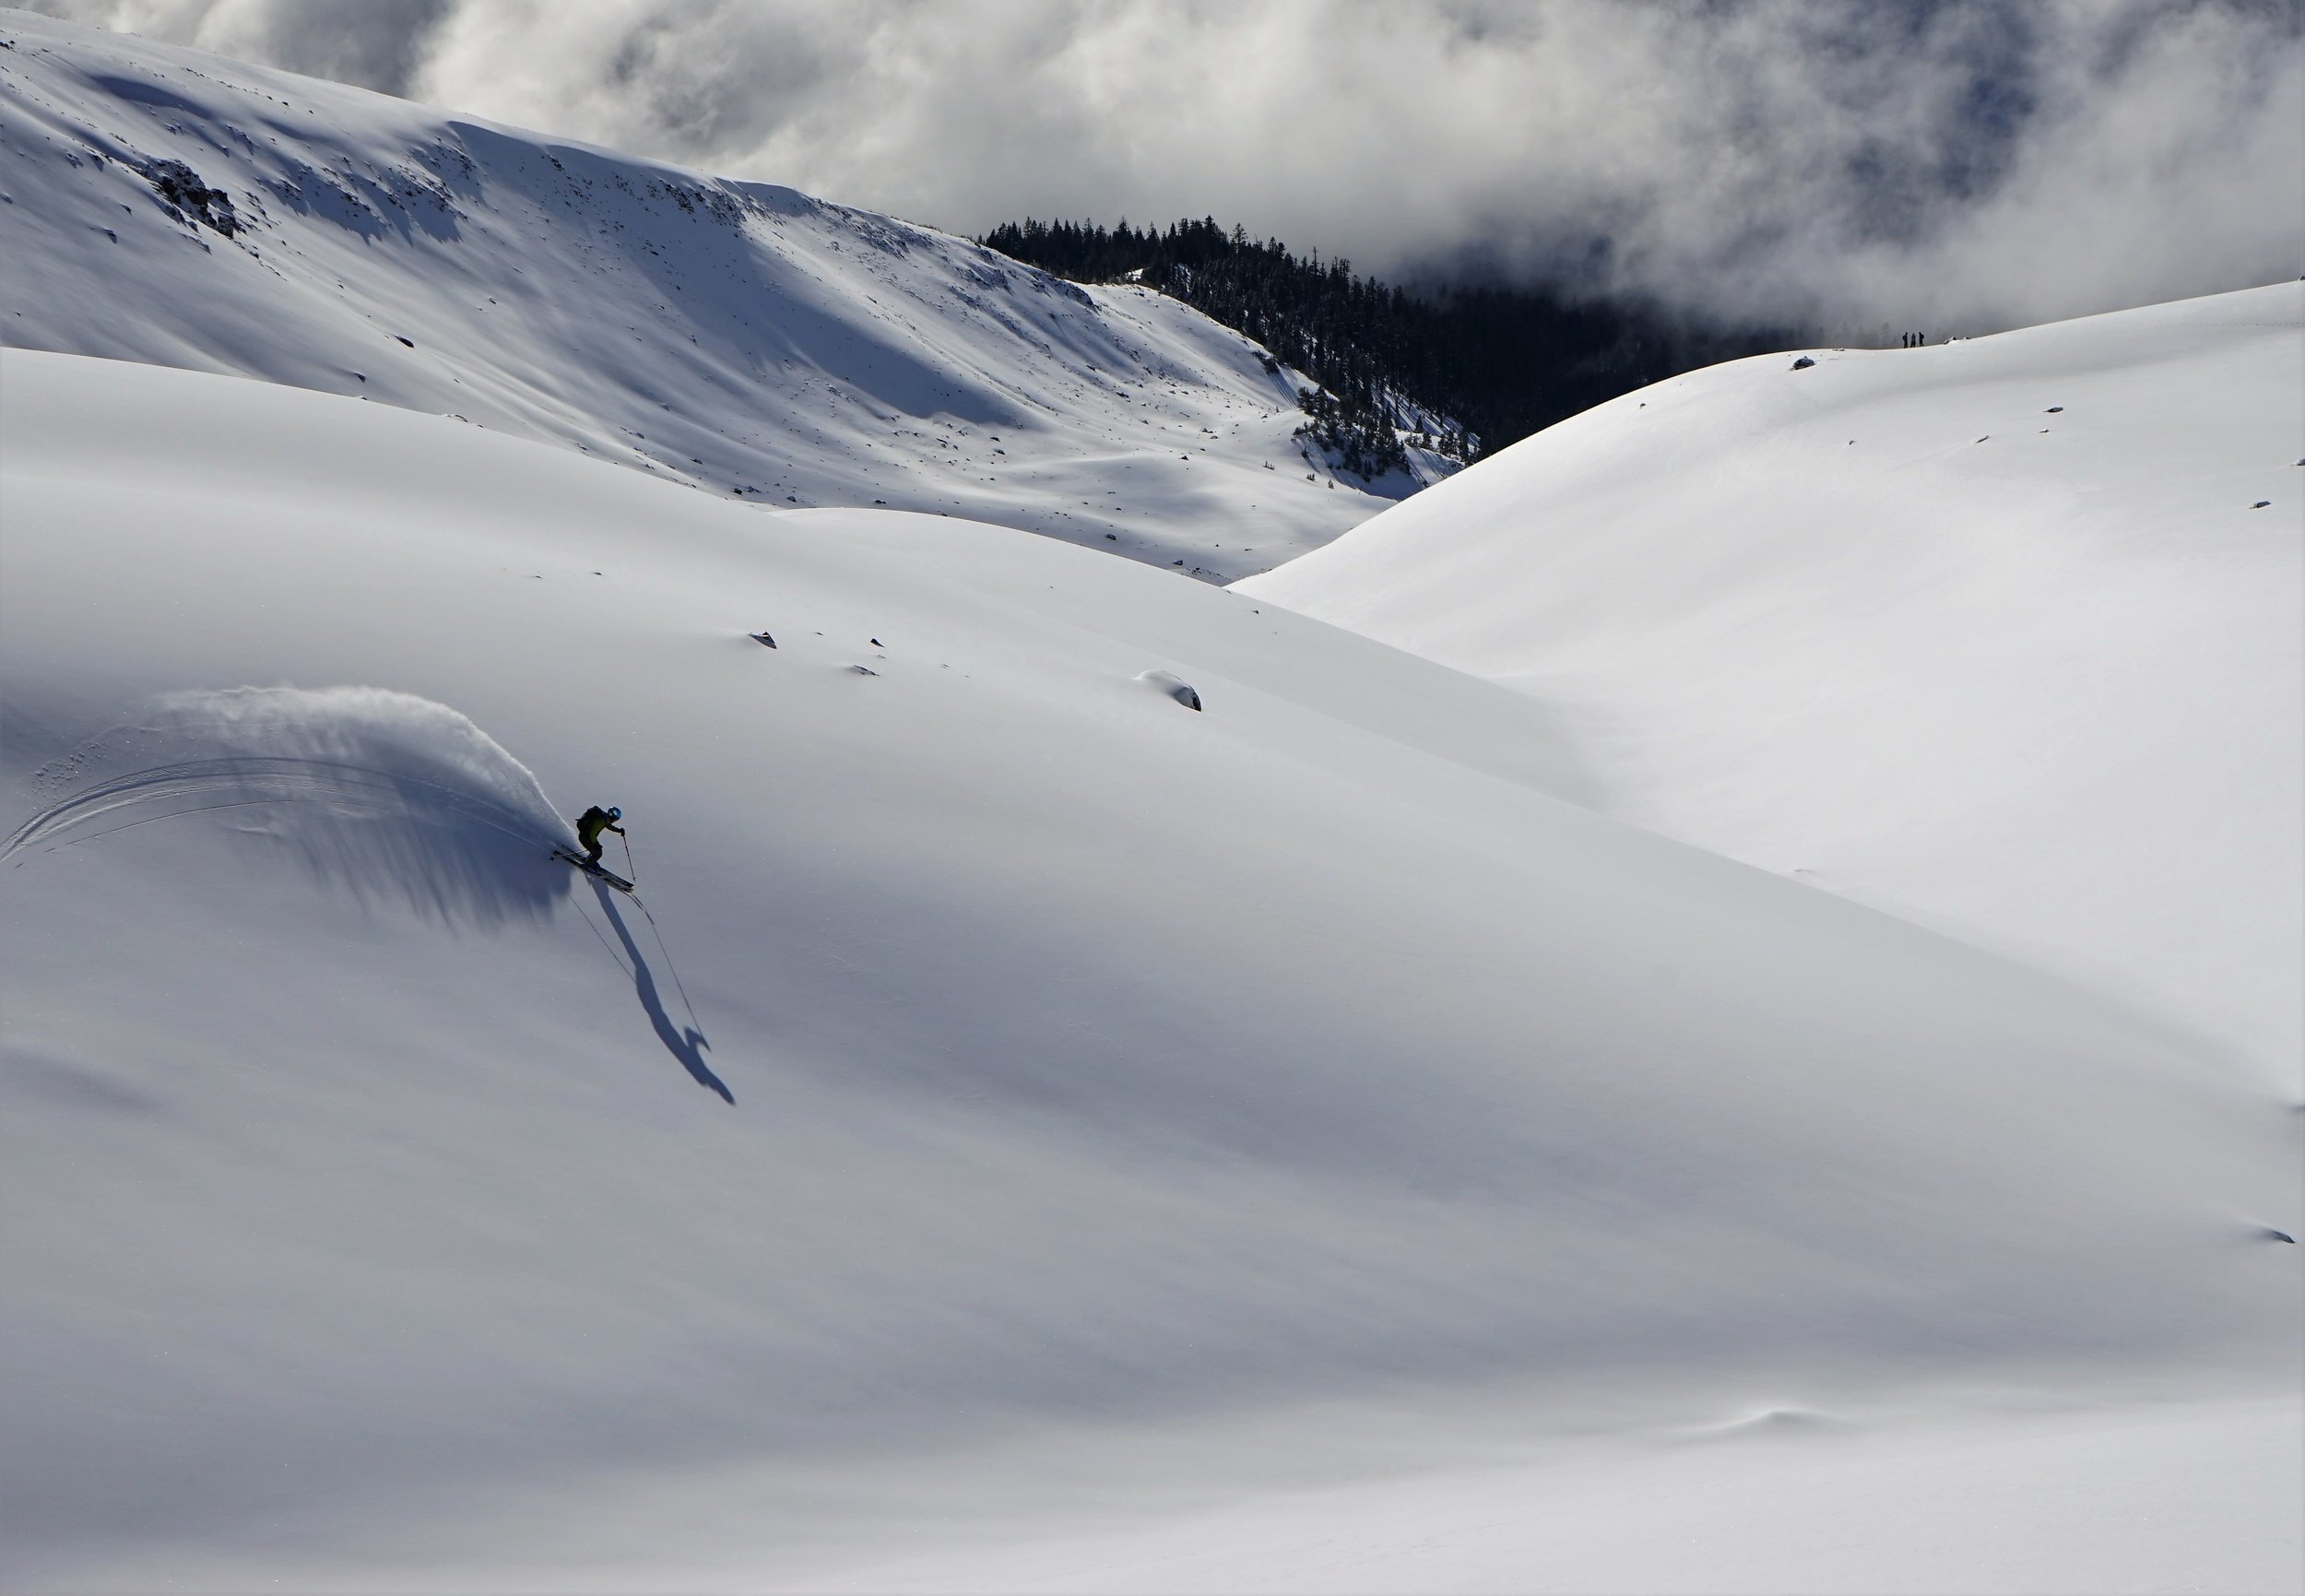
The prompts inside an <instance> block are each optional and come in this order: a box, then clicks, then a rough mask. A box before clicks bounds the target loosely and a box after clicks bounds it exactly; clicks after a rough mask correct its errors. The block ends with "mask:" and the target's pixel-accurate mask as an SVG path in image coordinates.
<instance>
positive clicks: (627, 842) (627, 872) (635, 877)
mask: <svg viewBox="0 0 2305 1596" xmlns="http://www.w3.org/2000/svg"><path fill="white" fill-rule="evenodd" d="M617 835H618V837H619V839H621V841H622V842H623V844H624V877H625V879H626V880H627V881H632V883H633V884H635V885H638V884H639V881H640V867H639V866H638V865H635V864H634V863H632V838H631V836H629V835H627V834H626V833H622V832H619V833H617Z"/></svg>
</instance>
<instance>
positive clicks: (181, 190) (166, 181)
mask: <svg viewBox="0 0 2305 1596" xmlns="http://www.w3.org/2000/svg"><path fill="white" fill-rule="evenodd" d="M144 176H145V181H146V182H148V183H150V184H151V185H152V192H153V193H155V194H157V195H160V198H161V199H163V200H165V201H166V202H167V203H168V205H169V207H170V208H171V209H172V210H174V211H175V212H176V213H177V214H178V215H179V216H180V217H182V218H183V219H185V220H188V221H195V222H203V223H206V224H207V226H208V227H209V228H211V229H213V230H214V231H217V232H219V233H221V234H223V235H224V236H225V237H226V238H231V236H232V235H233V234H234V233H237V232H238V231H240V219H239V218H238V217H236V216H234V215H233V214H232V202H231V197H230V196H229V195H226V194H225V192H224V191H223V190H222V189H220V188H210V187H209V186H208V185H207V183H204V182H202V181H201V179H200V174H199V173H198V172H196V171H193V170H192V168H190V167H189V166H186V165H185V164H184V163H183V161H181V160H156V161H154V162H153V163H152V164H151V166H150V167H149V168H148V169H147V170H146V171H145V174H144Z"/></svg>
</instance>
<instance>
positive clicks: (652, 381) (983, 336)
mask: <svg viewBox="0 0 2305 1596" xmlns="http://www.w3.org/2000/svg"><path fill="white" fill-rule="evenodd" d="M6 41H7V42H8V43H9V44H11V46H12V48H9V49H7V50H0V204H4V205H5V209H6V216H7V225H6V227H5V228H0V283H5V284H6V288H5V290H0V292H4V293H5V296H6V298H5V301H0V341H5V342H6V344H8V345H11V346H14V347H18V348H26V349H53V350H58V351H63V352H67V353H79V354H92V355H101V356H105V357H107V358H110V359H115V360H131V361H145V362H148V363H154V364H161V365H175V366H183V367H187V368H190V369H193V370H198V371H207V372H226V373H232V374H238V375H244V376H254V377H260V378H263V379H265V380H266V381H270V382H277V383H284V384H290V385H293V386H298V387H307V388H313V389H316V390H319V391H321V392H324V393H335V394H348V395H355V396H360V397H363V398H369V399H373V400H376V401H379V402H381V403H385V404H391V405H397V406H401V407H404V408H409V409H415V410H421V411H426V412H429V413H431V414H436V415H445V416H453V417H455V419H456V420H459V421H463V422H467V423H469V424H472V425H474V426H479V427H485V428H489V429H491V430H495V431H501V432H512V433H514V434H515V435H518V436H521V437H526V438H534V439H539V440H544V441H547V442H551V443H559V444H561V445H563V446H566V447H571V448H574V449H579V450H582V451H584V452H585V453H587V454H591V455H597V456H598V457H600V458H603V459H608V460H613V461H616V462H618V463H620V464H622V465H625V466H629V467H632V468H634V469H637V470H641V471H644V472H647V473H649V474H651V475H653V476H656V477H659V478H663V479H668V480H672V481H679V482H684V483H687V484H689V485H691V486H692V487H696V488H700V489H703V491H707V492H711V493H714V494H717V495H721V496H724V497H729V498H739V499H743V500H745V501H747V502H759V503H761V504H763V505H766V506H769V507H771V508H776V509H784V508H793V507H809V506H817V505H854V506H860V507H869V506H874V505H883V506H886V507H889V508H893V509H913V510H922V511H928V512H932V513H939V514H951V515H956V516H958V515H965V516H970V517H974V518H976V519H980V520H990V521H995V522H999V523H1000V524H1003V525H1007V526H1019V527H1022V528H1024V529H1027V530H1031V531H1036V532H1041V533H1044V534H1046V535H1048V536H1051V537H1056V538H1064V539H1066V540H1068V541H1071V542H1077V543H1082V544H1087V545H1090V546H1093V547H1096V548H1098V549H1101V550H1105V551H1108V552H1117V553H1119V554H1122V555H1125V556H1127V557H1129V558H1131V559H1136V560H1141V561H1143V562H1147V563H1150V564H1156V565H1162V566H1166V567H1170V568H1172V569H1179V570H1183V571H1187V572H1188V573H1197V574H1200V575H1202V576H1204V577H1207V578H1210V579H1230V578H1232V577H1235V576H1239V575H1243V574H1246V573H1249V572H1252V571H1259V570H1263V569H1265V568H1266V567H1268V566H1271V565H1272V564H1275V563H1277V562H1280V561H1282V560H1283V559H1286V558H1288V557H1290V556H1291V555H1293V554H1295V553H1299V552H1302V551H1303V550H1306V549H1310V548H1314V547H1317V546H1318V545H1319V544H1321V543H1324V542H1326V541H1327V540H1328V539H1330V538H1332V537H1334V536H1336V535H1337V534H1338V533H1339V532H1342V530H1344V529H1345V528H1346V527H1348V526H1353V524H1355V523H1356V522H1358V521H1360V520H1362V519H1364V518H1365V517H1366V516H1368V515H1370V514H1374V513H1375V512H1376V511H1377V510H1379V509H1381V508H1383V506H1384V505H1385V504H1386V503H1388V502H1390V500H1391V499H1393V498H1398V497H1399V496H1401V494H1403V493H1407V492H1412V491H1415V489H1416V488H1417V487H1418V486H1420V485H1421V483H1422V482H1423V481H1424V480H1429V479H1433V478H1434V477H1436V476H1437V475H1439V474H1441V473H1442V472H1443V471H1445V470H1446V469H1447V468H1448V467H1447V465H1446V463H1444V462H1441V461H1440V460H1439V458H1438V456H1430V457H1427V456H1425V455H1419V456H1418V459H1419V461H1420V462H1421V463H1420V464H1419V465H1418V466H1417V467H1416V471H1415V474H1410V475H1403V474H1395V475H1394V476H1393V477H1392V478H1390V479H1386V480H1383V481H1379V482H1377V484H1375V485H1374V490H1373V491H1364V485H1363V484H1361V483H1360V482H1359V480H1358V479H1354V478H1352V477H1350V476H1344V475H1342V474H1341V473H1340V471H1339V470H1338V469H1337V468H1336V467H1334V466H1333V465H1331V464H1330V463H1328V462H1326V461H1325V460H1306V461H1305V462H1304V464H1303V466H1302V467H1301V468H1300V467H1283V466H1282V465H1281V464H1280V463H1282V462H1294V461H1298V460H1299V458H1300V443H1299V442H1298V441H1297V440H1296V439H1295V438H1294V436H1293V433H1294V429H1295V428H1296V426H1297V425H1298V424H1299V423H1300V422H1301V421H1302V420H1303V417H1302V415H1301V414H1300V412H1299V411H1298V408H1297V403H1296V389H1297V386H1298V384H1300V383H1302V382H1304V381H1305V379H1302V378H1301V377H1300V376H1299V375H1298V373H1295V372H1291V371H1288V370H1286V369H1284V368H1274V369H1268V365H1267V362H1266V361H1264V360H1262V359H1261V358H1260V357H1262V355H1263V351H1262V350H1261V349H1259V348H1258V347H1257V346H1255V345H1254V344H1251V343H1250V342H1249V341H1248V340H1247V339H1246V338H1243V337H1240V336H1239V335H1238V334H1236V333H1234V332H1232V331H1230V330H1228V329H1226V328H1224V327H1221V326H1219V325H1216V324H1215V323H1213V322H1212V321H1210V320H1208V319H1207V318H1206V317H1205V316H1202V315H1201V314H1200V313H1198V312H1196V311H1193V310H1191V309H1190V308H1189V307H1188V306H1185V305H1184V304H1182V303H1180V302H1178V301H1173V300H1169V299H1166V298H1164V297H1163V296H1161V295H1159V294H1156V293H1152V292H1150V291H1148V290H1142V289H1135V288H1128V287H1118V288H1099V289H1093V290H1083V289H1081V288H1078V287H1075V286H1074V285H1072V284H1070V283H1066V282H1063V281H1060V280H1059V279H1058V278H1053V277H1050V276H1049V275H1048V274H1046V273H1045V272H1042V271H1039V270H1036V269H1034V268H1033V267H1029V266H1021V265H1019V264H1018V263H1016V262H1014V261H1011V260H1009V259H1007V258H1006V257H1004V256H1000V255H997V254H993V253H991V252H990V251H988V250H986V249H983V248H981V247H979V246H978V245H976V244H975V243H972V242H968V241H967V240H965V239H961V238H956V237H953V236H952V235H950V234H946V233H941V232H938V231H933V230H931V229H928V228H924V227H917V226H914V225H912V224H910V223H906V222H902V221H898V220H895V219H891V218H888V217H883V216H878V215H875V214H873V213H870V212H868V211H861V210H856V209H852V208H849V207H844V206H839V205H833V204H830V203H827V202H824V201H822V200H818V199H813V198H810V196H808V195H803V194H799V193H798V192H796V191H794V190H792V189H789V188H782V187H777V186H774V185H773V184H767V183H740V182H734V181H730V180H727V179H723V178H716V177H711V176H707V175H704V174H701V173H697V172H693V171H687V170H685V169H682V168H679V167H675V166H669V165H666V164H664V163H661V162H656V161H649V160H638V159H635V158H632V157H630V156H624V155H619V154H616V153H613V152H610V151H607V150H602V149H597V148H591V147H589V146H584V145H578V144H573V143H571V142H568V141H565V140H560V139H553V138H549V137H545V136H539V135H535V134H530V133H526V132H522V131H520V130H518V129H513V128H506V127H501V126H497V125H495V124H490V123H486V122H482V121H479V120H478V119H476V118H471V117H464V116H454V115H450V114H448V113H445V112H435V111H431V110H428V109H426V108H423V107H420V106H415V105H410V104H408V103H405V102H403V101H399V100H389V99H386V98H384V97H383V96H379V95H373V94H368V93H364V92H362V91H360V90H357V89H346V88H343V87H341V86H338V85H334V84H328V83H323V82H319V81H317V80H313V79H308V78H302V77H295V76H293V75H290V74H284V73H278V72H271V71H267V70H266V69H263V68H259V67H254V66H249V65H242V64H239V63H235V62H229V61H224V60H221V59H219V58H217V57H213V56H208V55H205V54H201V53H197V52H194V51H187V50H181V49H175V48H171V47H168V46H162V45H157V44H152V43H148V42H146V41H141V40H137V39H134V38H130V37H126V36H122V35H115V34H106V33H101V32H98V31H95V30H89V29H85V28H80V27H77V26H75V25H73V24H69V23H64V22H59V21H53V20H50V19H48V18H35V17H30V16H26V15H23V14H20V13H14V12H11V13H8V14H7V19H6ZM1269 467H1270V468H1269Z"/></svg>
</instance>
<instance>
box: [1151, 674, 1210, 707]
mask: <svg viewBox="0 0 2305 1596" xmlns="http://www.w3.org/2000/svg"><path fill="white" fill-rule="evenodd" d="M1137 680H1139V681H1142V682H1148V683H1150V684H1151V685H1152V686H1153V687H1155V688H1158V689H1159V690H1160V691H1161V692H1164V693H1166V694H1167V695H1168V696H1169V697H1171V698H1173V699H1175V700H1176V702H1177V703H1181V704H1183V705H1184V706H1185V707H1186V708H1187V709H1199V708H1200V694H1199V693H1198V692H1194V691H1193V690H1192V685H1191V683H1189V682H1188V681H1186V680H1184V679H1183V678H1182V677H1179V676H1177V675H1176V673H1175V672H1173V671H1167V670H1147V671H1142V672H1140V673H1139V674H1138V677H1137Z"/></svg>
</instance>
